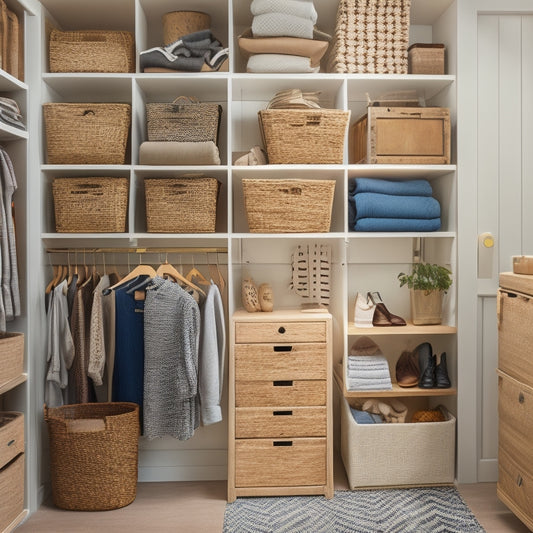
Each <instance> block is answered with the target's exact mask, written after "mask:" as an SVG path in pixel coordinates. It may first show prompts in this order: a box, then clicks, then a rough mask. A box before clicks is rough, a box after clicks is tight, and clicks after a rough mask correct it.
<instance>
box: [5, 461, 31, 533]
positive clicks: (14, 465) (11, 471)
mask: <svg viewBox="0 0 533 533" xmlns="http://www.w3.org/2000/svg"><path fill="white" fill-rule="evenodd" d="M24 458H25V454H23V453H20V454H18V455H17V457H16V458H15V459H12V460H11V461H10V462H9V463H7V464H6V465H4V466H3V467H1V468H0V531H4V530H7V528H8V527H9V526H10V525H11V524H12V523H13V521H14V520H15V519H16V518H18V516H19V515H20V514H21V513H22V511H23V510H24ZM10 531H11V529H10Z"/></svg>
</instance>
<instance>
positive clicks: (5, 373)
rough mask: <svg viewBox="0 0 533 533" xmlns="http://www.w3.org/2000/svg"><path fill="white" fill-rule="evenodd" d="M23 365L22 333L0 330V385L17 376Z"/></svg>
mask: <svg viewBox="0 0 533 533" xmlns="http://www.w3.org/2000/svg"><path fill="white" fill-rule="evenodd" d="M23 367H24V333H10V332H7V331H4V332H0V386H2V385H4V384H5V383H7V382H8V381H11V380H12V379H15V378H17V377H19V376H20V375H21V374H22V372H23Z"/></svg>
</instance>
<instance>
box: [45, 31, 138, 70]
mask: <svg viewBox="0 0 533 533" xmlns="http://www.w3.org/2000/svg"><path fill="white" fill-rule="evenodd" d="M49 54H50V72H135V45H134V39H133V34H132V33H131V32H128V31H107V30H87V31H60V30H56V29H54V30H52V31H51V32H50V42H49Z"/></svg>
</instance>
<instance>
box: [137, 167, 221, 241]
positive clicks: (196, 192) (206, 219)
mask: <svg viewBox="0 0 533 533" xmlns="http://www.w3.org/2000/svg"><path fill="white" fill-rule="evenodd" d="M219 188H220V183H219V181H218V180H217V179H216V178H209V177H186V176H184V177H181V178H146V179H145V180H144V190H145V197H146V225H147V231H148V232H149V233H214V232H215V229H216V221H217V200H218V193H219Z"/></svg>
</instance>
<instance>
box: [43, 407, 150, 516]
mask: <svg viewBox="0 0 533 533" xmlns="http://www.w3.org/2000/svg"><path fill="white" fill-rule="evenodd" d="M44 418H45V420H46V423H47V426H48V436H49V444H50V469H51V478H52V494H53V500H54V504H55V505H56V506H57V507H60V508H62V509H69V510H73V511H105V510H108V509H118V508H119V507H124V506H125V505H128V504H130V503H131V502H132V501H133V500H134V499H135V496H136V491H137V460H138V448H139V434H140V426H139V406H138V405H137V404H135V403H129V402H107V403H85V404H71V405H64V406H62V407H54V408H48V407H46V406H45V408H44Z"/></svg>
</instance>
